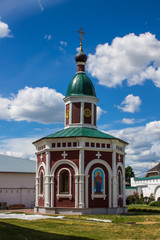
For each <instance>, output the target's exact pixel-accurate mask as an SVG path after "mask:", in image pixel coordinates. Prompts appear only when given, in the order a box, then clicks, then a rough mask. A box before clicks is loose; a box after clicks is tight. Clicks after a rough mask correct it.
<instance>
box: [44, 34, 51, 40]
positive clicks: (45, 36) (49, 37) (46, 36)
mask: <svg viewBox="0 0 160 240" xmlns="http://www.w3.org/2000/svg"><path fill="white" fill-rule="evenodd" d="M44 39H46V40H48V41H49V40H51V39H52V35H51V34H49V35H47V34H45V35H44Z"/></svg>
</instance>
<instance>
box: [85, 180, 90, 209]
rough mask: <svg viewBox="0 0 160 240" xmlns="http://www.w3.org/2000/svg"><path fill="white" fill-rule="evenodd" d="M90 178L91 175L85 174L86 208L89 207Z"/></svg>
mask: <svg viewBox="0 0 160 240" xmlns="http://www.w3.org/2000/svg"><path fill="white" fill-rule="evenodd" d="M88 178H89V175H85V203H86V208H88Z"/></svg>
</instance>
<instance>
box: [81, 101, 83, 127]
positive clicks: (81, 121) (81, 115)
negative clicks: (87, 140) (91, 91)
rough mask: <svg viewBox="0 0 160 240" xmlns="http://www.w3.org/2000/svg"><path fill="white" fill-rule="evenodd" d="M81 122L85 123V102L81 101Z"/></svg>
mask: <svg viewBox="0 0 160 240" xmlns="http://www.w3.org/2000/svg"><path fill="white" fill-rule="evenodd" d="M81 124H84V102H81Z"/></svg>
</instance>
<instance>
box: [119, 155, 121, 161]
mask: <svg viewBox="0 0 160 240" xmlns="http://www.w3.org/2000/svg"><path fill="white" fill-rule="evenodd" d="M118 159H119V162H120V160H121V155H120V154H119V155H118Z"/></svg>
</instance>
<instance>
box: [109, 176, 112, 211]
mask: <svg viewBox="0 0 160 240" xmlns="http://www.w3.org/2000/svg"><path fill="white" fill-rule="evenodd" d="M111 202H112V177H109V208H111V207H112V205H111Z"/></svg>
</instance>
